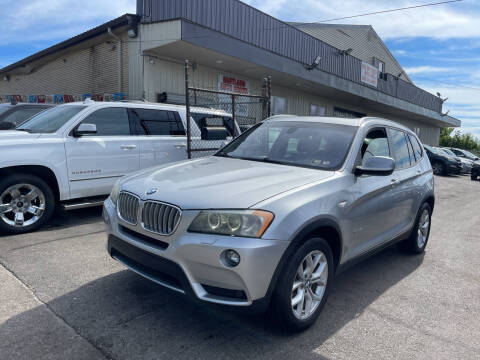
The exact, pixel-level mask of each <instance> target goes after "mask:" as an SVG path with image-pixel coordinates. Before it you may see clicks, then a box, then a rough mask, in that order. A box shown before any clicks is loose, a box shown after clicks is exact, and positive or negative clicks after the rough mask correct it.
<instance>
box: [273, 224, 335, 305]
mask: <svg viewBox="0 0 480 360" xmlns="http://www.w3.org/2000/svg"><path fill="white" fill-rule="evenodd" d="M313 237H321V238H322V239H325V240H326V241H327V242H328V244H329V246H330V248H331V249H332V252H333V258H334V266H335V272H336V271H337V269H338V268H339V264H340V261H341V257H342V249H343V237H342V232H341V230H340V226H339V225H338V224H337V222H336V221H335V220H334V219H332V218H329V217H321V218H315V219H313V220H311V221H310V222H308V223H306V224H304V225H303V226H302V227H301V228H300V229H299V230H298V231H297V232H296V233H295V234H294V235H293V236H292V238H291V240H290V244H289V246H288V247H287V249H286V250H285V252H284V254H283V255H282V258H281V259H280V261H279V263H278V264H277V267H276V269H275V272H274V274H273V276H272V279H271V281H270V285H269V287H268V291H267V295H266V299H265V300H266V301H264V303H265V304H268V303H269V302H270V299H271V296H272V293H273V291H274V289H275V287H276V285H277V282H278V278H279V277H280V274H281V272H282V270H283V269H284V267H285V265H286V264H287V262H288V259H290V258H291V257H292V256H293V254H294V253H295V250H296V249H298V248H299V247H300V246H302V245H303V244H304V243H305V242H306V241H307V240H308V239H311V238H313Z"/></svg>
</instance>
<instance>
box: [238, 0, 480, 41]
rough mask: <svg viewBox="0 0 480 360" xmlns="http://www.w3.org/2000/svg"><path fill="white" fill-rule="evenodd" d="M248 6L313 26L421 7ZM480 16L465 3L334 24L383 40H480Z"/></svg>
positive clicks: (265, 0) (351, 3) (310, 2)
mask: <svg viewBox="0 0 480 360" xmlns="http://www.w3.org/2000/svg"><path fill="white" fill-rule="evenodd" d="M247 2H248V3H250V4H252V5H254V6H257V7H259V8H260V9H262V10H265V11H267V10H271V12H270V13H271V14H272V15H274V16H279V17H281V18H283V19H286V20H291V21H311V22H314V21H321V20H327V19H335V18H340V17H345V16H351V15H357V14H364V13H370V12H375V11H383V10H388V9H395V8H401V7H408V6H415V5H419V2H418V1H412V0H398V1H389V0H370V1H365V0H342V1H318V0H303V1H291V2H288V3H287V2H284V1H282V3H285V4H284V6H281V7H280V6H275V4H276V3H278V0H262V1H259V0H247ZM479 16H480V4H479V2H473V1H465V2H458V3H454V4H449V5H446V4H444V5H438V6H430V7H424V8H417V9H410V10H404V11H398V12H391V13H385V14H380V15H372V16H364V17H357V18H351V19H348V20H339V21H334V22H333V23H335V22H336V23H339V22H340V23H342V22H343V23H348V24H369V25H372V26H373V27H374V28H375V30H376V31H377V32H378V33H379V35H380V36H381V37H382V38H383V39H389V38H402V37H419V36H426V37H432V38H440V39H447V38H456V37H462V38H470V37H471V38H474V37H480V26H478V18H479Z"/></svg>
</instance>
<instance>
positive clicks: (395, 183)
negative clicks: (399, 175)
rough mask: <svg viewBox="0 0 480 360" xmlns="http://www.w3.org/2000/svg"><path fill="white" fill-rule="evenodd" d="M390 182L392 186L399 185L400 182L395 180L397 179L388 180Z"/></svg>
mask: <svg viewBox="0 0 480 360" xmlns="http://www.w3.org/2000/svg"><path fill="white" fill-rule="evenodd" d="M390 182H391V183H392V185H398V184H400V180H397V179H392V180H390Z"/></svg>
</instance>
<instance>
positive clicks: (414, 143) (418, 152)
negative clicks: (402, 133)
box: [408, 135, 423, 161]
mask: <svg viewBox="0 0 480 360" xmlns="http://www.w3.org/2000/svg"><path fill="white" fill-rule="evenodd" d="M408 137H409V138H410V142H411V143H412V146H413V153H414V154H415V158H416V159H417V161H419V160H420V159H421V158H422V156H423V151H422V147H421V146H420V144H419V143H418V140H417V139H416V138H415V137H413V136H411V135H408Z"/></svg>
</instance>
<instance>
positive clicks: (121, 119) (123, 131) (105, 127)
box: [82, 107, 130, 136]
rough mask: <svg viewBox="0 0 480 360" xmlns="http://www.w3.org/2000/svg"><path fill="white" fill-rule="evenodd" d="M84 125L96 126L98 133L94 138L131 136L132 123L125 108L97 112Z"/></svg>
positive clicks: (89, 116)
mask: <svg viewBox="0 0 480 360" xmlns="http://www.w3.org/2000/svg"><path fill="white" fill-rule="evenodd" d="M82 124H94V125H96V126H97V133H96V134H95V135H94V136H126V135H130V121H129V120H128V114H127V109H125V108H117V107H114V108H107V109H101V110H97V111H95V112H94V113H92V114H90V115H88V116H87V117H86V118H85V119H84V120H83V121H82Z"/></svg>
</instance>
